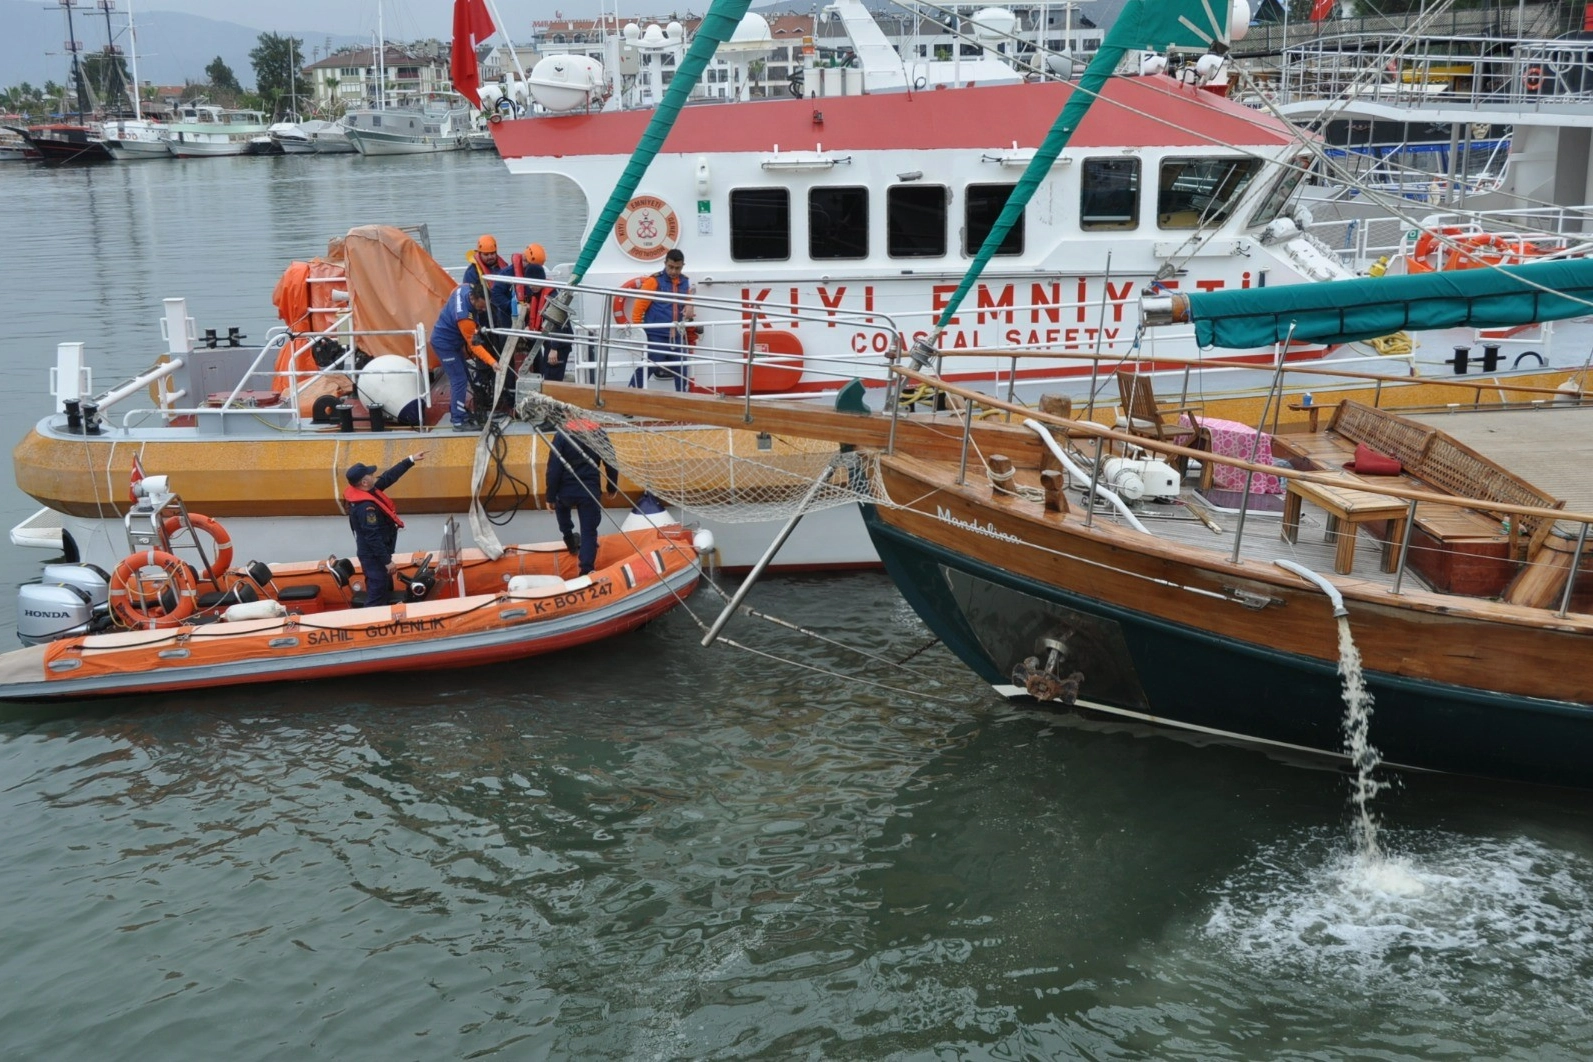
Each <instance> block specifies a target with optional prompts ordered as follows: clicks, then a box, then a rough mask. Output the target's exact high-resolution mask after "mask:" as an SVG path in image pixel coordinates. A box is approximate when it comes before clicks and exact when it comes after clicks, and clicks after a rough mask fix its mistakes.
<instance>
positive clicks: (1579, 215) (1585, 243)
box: [1306, 205, 1593, 270]
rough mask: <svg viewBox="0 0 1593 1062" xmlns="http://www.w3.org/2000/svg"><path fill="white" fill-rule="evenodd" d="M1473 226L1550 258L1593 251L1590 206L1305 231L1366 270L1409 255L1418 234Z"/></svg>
mask: <svg viewBox="0 0 1593 1062" xmlns="http://www.w3.org/2000/svg"><path fill="white" fill-rule="evenodd" d="M1458 226H1465V227H1473V226H1474V227H1475V228H1476V230H1477V231H1479V232H1487V233H1492V234H1510V235H1512V236H1514V237H1517V238H1520V239H1523V240H1526V241H1528V242H1530V243H1541V244H1543V245H1544V246H1545V247H1546V248H1548V249H1551V250H1552V251H1553V252H1554V253H1555V254H1563V255H1581V254H1585V253H1587V252H1588V251H1590V250H1593V205H1582V206H1549V205H1540V206H1537V207H1526V208H1518V209H1511V210H1486V211H1467V212H1465V213H1459V212H1451V211H1443V210H1436V211H1433V212H1430V213H1427V214H1424V215H1423V216H1422V217H1421V219H1420V221H1419V222H1416V223H1413V222H1412V220H1411V218H1410V217H1409V216H1405V217H1401V216H1397V215H1385V216H1381V217H1369V218H1342V219H1332V220H1322V221H1317V220H1314V219H1313V220H1312V221H1311V222H1310V223H1309V224H1308V225H1307V226H1306V231H1307V232H1308V233H1310V234H1311V235H1312V236H1315V237H1316V238H1317V239H1319V240H1321V241H1322V242H1323V243H1324V244H1326V245H1327V246H1328V247H1329V248H1330V249H1331V250H1333V251H1334V252H1335V253H1337V254H1338V255H1339V257H1340V258H1341V259H1342V260H1343V261H1344V263H1345V264H1346V265H1348V266H1350V267H1351V268H1353V269H1362V270H1364V269H1366V268H1367V267H1369V266H1370V265H1371V264H1372V263H1374V262H1376V261H1377V260H1378V259H1379V258H1385V257H1386V258H1388V259H1390V260H1392V259H1394V258H1395V257H1397V256H1399V255H1400V254H1402V253H1405V252H1407V251H1409V250H1410V248H1411V246H1412V243H1413V241H1414V240H1415V239H1416V238H1418V237H1419V236H1420V234H1421V230H1423V229H1436V230H1442V229H1444V228H1446V227H1448V228H1454V227H1458Z"/></svg>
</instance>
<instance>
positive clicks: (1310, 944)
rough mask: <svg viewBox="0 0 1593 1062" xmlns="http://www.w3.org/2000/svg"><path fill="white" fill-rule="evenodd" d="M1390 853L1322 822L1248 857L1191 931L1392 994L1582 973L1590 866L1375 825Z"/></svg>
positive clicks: (1228, 950)
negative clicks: (1357, 847) (1394, 850)
mask: <svg viewBox="0 0 1593 1062" xmlns="http://www.w3.org/2000/svg"><path fill="white" fill-rule="evenodd" d="M1385 833H1386V834H1387V835H1388V837H1387V839H1388V840H1389V842H1390V844H1397V845H1398V847H1399V848H1400V850H1401V851H1402V853H1403V854H1402V855H1400V856H1398V857H1391V858H1368V857H1366V856H1365V855H1363V854H1362V853H1360V852H1357V851H1345V850H1344V849H1343V845H1342V841H1341V840H1338V839H1335V838H1334V837H1333V836H1331V835H1330V833H1329V831H1327V830H1323V831H1321V832H1320V833H1318V834H1316V835H1314V836H1312V837H1309V838H1307V839H1304V840H1301V841H1293V842H1281V843H1279V844H1277V845H1274V846H1272V847H1270V848H1269V849H1267V850H1264V851H1262V852H1260V853H1258V858H1257V859H1256V860H1254V861H1253V862H1252V863H1251V865H1250V866H1249V867H1247V868H1245V869H1244V870H1241V871H1239V872H1238V873H1236V874H1234V875H1233V876H1232V877H1230V878H1229V879H1228V880H1226V881H1224V882H1222V883H1221V884H1220V885H1219V886H1217V888H1216V889H1215V890H1214V894H1215V904H1214V907H1213V909H1212V912H1211V915H1210V917H1209V918H1208V920H1207V922H1206V924H1205V926H1204V927H1203V932H1202V935H1203V936H1204V938H1205V940H1206V941H1207V942H1208V943H1211V944H1215V945H1216V946H1217V947H1218V948H1219V950H1220V951H1221V952H1223V953H1224V954H1225V957H1226V958H1227V959H1228V960H1230V961H1239V962H1242V963H1244V964H1246V965H1249V966H1252V967H1255V968H1256V969H1257V971H1258V972H1264V973H1267V974H1269V975H1272V976H1283V977H1300V978H1308V979H1310V980H1312V981H1319V980H1320V981H1324V982H1331V983H1343V984H1344V985H1345V988H1346V989H1347V990H1348V989H1350V988H1352V987H1353V988H1355V989H1376V990H1378V991H1387V992H1393V993H1396V994H1398V995H1401V996H1409V995H1411V994H1421V995H1424V996H1427V997H1428V998H1431V994H1432V993H1438V994H1440V995H1441V994H1444V993H1445V992H1447V991H1449V990H1451V989H1456V988H1458V989H1460V991H1461V992H1462V993H1463V994H1470V993H1471V992H1473V991H1475V990H1476V989H1478V988H1479V987H1482V986H1483V985H1488V984H1491V985H1493V987H1495V988H1499V989H1502V990H1506V991H1510V990H1512V986H1514V987H1519V986H1522V985H1525V984H1528V983H1531V982H1535V981H1538V980H1540V979H1545V978H1550V979H1553V978H1559V979H1565V980H1568V981H1572V982H1580V983H1586V979H1587V978H1588V977H1589V975H1590V973H1593V924H1590V921H1589V917H1588V913H1589V911H1590V910H1593V862H1590V861H1589V860H1588V859H1587V858H1585V857H1583V856H1581V855H1579V854H1576V853H1571V852H1566V851H1563V850H1559V849H1555V848H1552V847H1550V846H1548V845H1546V844H1543V843H1542V842H1539V841H1536V840H1533V839H1529V838H1525V837H1518V838H1512V839H1494V838H1475V837H1464V836H1460V835H1456V834H1451V833H1445V832H1440V831H1424V832H1419V833H1407V832H1403V831H1388V830H1385Z"/></svg>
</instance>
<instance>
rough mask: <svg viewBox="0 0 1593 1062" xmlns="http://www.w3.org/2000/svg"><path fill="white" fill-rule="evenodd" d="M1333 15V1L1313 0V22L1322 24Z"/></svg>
mask: <svg viewBox="0 0 1593 1062" xmlns="http://www.w3.org/2000/svg"><path fill="white" fill-rule="evenodd" d="M1332 13H1333V0H1312V2H1311V21H1312V22H1321V21H1322V20H1323V19H1325V18H1327V17H1328V16H1329V15H1331V14H1332Z"/></svg>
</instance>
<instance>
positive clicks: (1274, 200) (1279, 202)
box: [1250, 155, 1311, 225]
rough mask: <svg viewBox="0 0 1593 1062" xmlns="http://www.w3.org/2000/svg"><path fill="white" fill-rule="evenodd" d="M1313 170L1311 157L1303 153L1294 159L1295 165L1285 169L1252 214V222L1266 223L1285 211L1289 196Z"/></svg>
mask: <svg viewBox="0 0 1593 1062" xmlns="http://www.w3.org/2000/svg"><path fill="white" fill-rule="evenodd" d="M1310 172H1311V157H1310V156H1309V155H1301V156H1300V157H1299V158H1297V159H1295V160H1294V163H1293V165H1291V166H1290V167H1289V168H1288V169H1286V170H1284V171H1283V174H1282V175H1281V176H1280V177H1279V178H1278V180H1277V183H1276V184H1274V185H1273V186H1272V190H1271V191H1269V192H1268V193H1267V197H1266V198H1265V199H1263V200H1262V201H1261V205H1260V206H1259V207H1257V208H1256V212H1255V213H1254V214H1252V215H1251V216H1250V224H1252V225H1265V224H1266V223H1267V222H1269V221H1271V220H1272V219H1273V218H1275V217H1277V216H1278V215H1279V214H1281V213H1283V208H1284V206H1285V205H1286V204H1287V203H1288V202H1289V197H1290V196H1292V195H1293V194H1294V190H1295V189H1296V188H1298V187H1300V182H1301V181H1303V180H1305V179H1306V177H1307V176H1308V175H1309V174H1310Z"/></svg>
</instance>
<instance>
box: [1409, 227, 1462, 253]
mask: <svg viewBox="0 0 1593 1062" xmlns="http://www.w3.org/2000/svg"><path fill="white" fill-rule="evenodd" d="M1465 232H1466V229H1465V227H1464V226H1462V225H1445V226H1443V227H1442V228H1440V229H1436V230H1435V229H1426V230H1424V231H1423V232H1422V234H1421V235H1420V236H1418V237H1417V238H1416V246H1415V248H1414V249H1413V250H1412V251H1411V253H1410V256H1411V257H1412V258H1420V259H1422V260H1424V261H1425V260H1426V259H1427V258H1428V257H1429V256H1431V255H1432V253H1433V252H1434V251H1436V250H1438V246H1439V244H1438V238H1439V237H1440V236H1461V235H1464V234H1465ZM1456 242H1458V241H1456Z"/></svg>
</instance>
